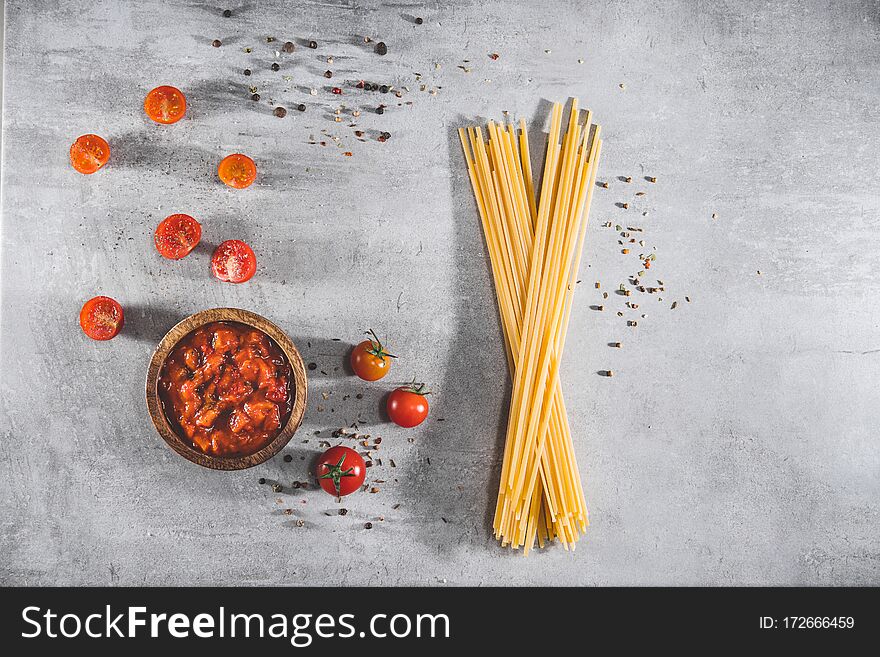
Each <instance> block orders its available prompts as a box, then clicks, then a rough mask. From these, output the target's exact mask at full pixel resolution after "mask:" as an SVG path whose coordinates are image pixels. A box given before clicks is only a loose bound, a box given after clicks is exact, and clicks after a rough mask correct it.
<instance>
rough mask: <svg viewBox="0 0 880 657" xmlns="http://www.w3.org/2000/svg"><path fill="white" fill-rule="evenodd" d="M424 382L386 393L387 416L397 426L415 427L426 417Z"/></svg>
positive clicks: (426, 405) (426, 401) (426, 402)
mask: <svg viewBox="0 0 880 657" xmlns="http://www.w3.org/2000/svg"><path fill="white" fill-rule="evenodd" d="M427 394H429V393H428V392H427V391H425V384H424V383H419V384H416V383H412V384H410V385H408V386H402V387H400V388H397V390H394V391H393V392H392V393H391V394H390V395H388V402H387V403H386V408H387V410H388V417H389V418H391V421H392V422H394V424H396V425H397V426H399V427H407V428H408V427H415V426H418V425H419V424H421V423H422V422H424V421H425V418H426V417H428V400H427V398H426V397H425V395H427Z"/></svg>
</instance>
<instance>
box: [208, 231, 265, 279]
mask: <svg viewBox="0 0 880 657" xmlns="http://www.w3.org/2000/svg"><path fill="white" fill-rule="evenodd" d="M256 271H257V256H256V255H254V251H253V249H251V247H249V246H248V245H247V244H246V243H244V242H242V241H241V240H226V241H225V242H222V243H221V244H220V246H218V247H217V248H216V249H215V250H214V255H213V256H212V257H211V272H212V273H213V274H214V276H215V277H217V278H218V279H219V280H221V281H223V282H224V283H244V282H245V281H249V280H250V279H251V277H252V276H253V275H254V273H255V272H256Z"/></svg>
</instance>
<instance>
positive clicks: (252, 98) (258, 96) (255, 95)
mask: <svg viewBox="0 0 880 657" xmlns="http://www.w3.org/2000/svg"><path fill="white" fill-rule="evenodd" d="M251 100H253V101H257V100H260V94H253V95H251Z"/></svg>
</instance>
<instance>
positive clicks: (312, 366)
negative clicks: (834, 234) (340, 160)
mask: <svg viewBox="0 0 880 657" xmlns="http://www.w3.org/2000/svg"><path fill="white" fill-rule="evenodd" d="M300 107H304V106H303V105H300ZM309 369H310V370H316V369H318V364H317V363H309Z"/></svg>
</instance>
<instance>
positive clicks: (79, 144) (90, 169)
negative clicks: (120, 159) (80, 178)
mask: <svg viewBox="0 0 880 657" xmlns="http://www.w3.org/2000/svg"><path fill="white" fill-rule="evenodd" d="M109 159H110V144H108V143H107V141H106V140H105V139H104V138H103V137H99V136H98V135H82V136H80V137H77V138H76V141H75V142H73V143H72V144H71V145H70V164H71V166H73V168H74V169H76V170H77V171H79V172H80V173H84V174H86V175H88V174H92V173H95V171H97V170H98V169H100V168H101V167H103V166H104V165H105V164H107V161H108V160H109Z"/></svg>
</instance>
